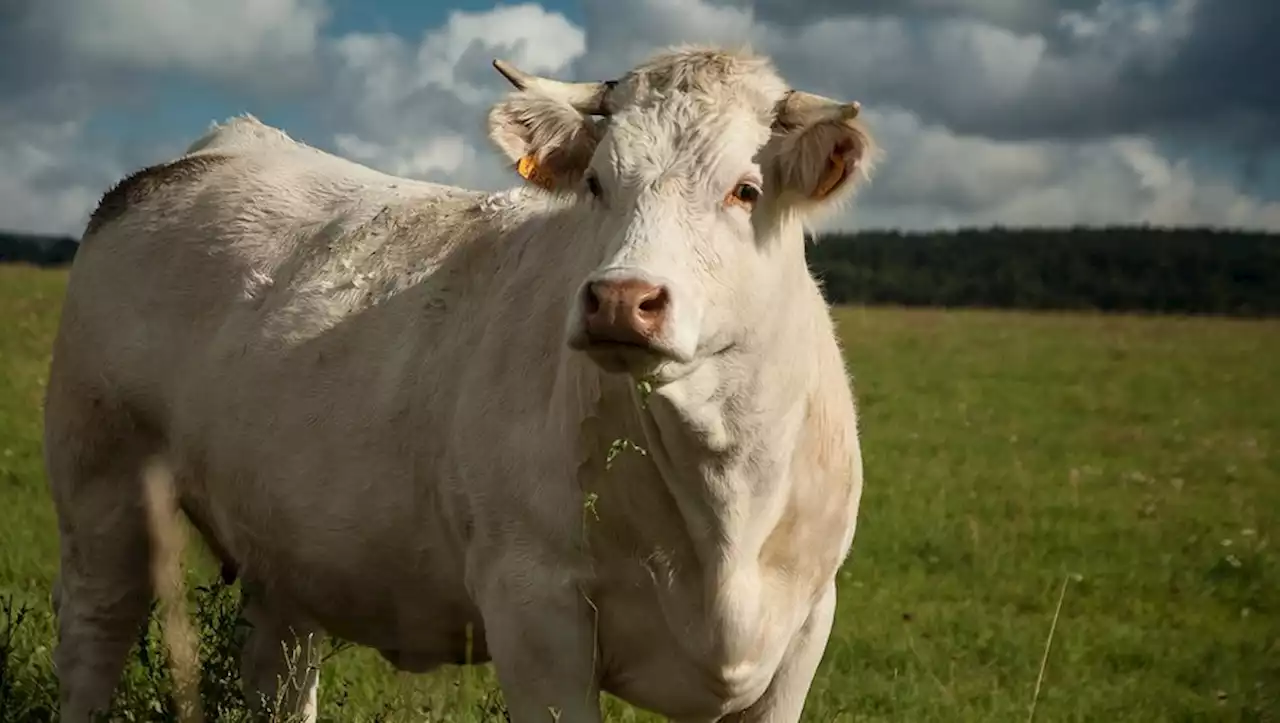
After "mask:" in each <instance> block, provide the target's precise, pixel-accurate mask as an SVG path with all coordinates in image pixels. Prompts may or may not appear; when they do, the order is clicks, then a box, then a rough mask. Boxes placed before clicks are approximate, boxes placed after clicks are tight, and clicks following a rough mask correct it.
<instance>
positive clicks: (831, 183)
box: [813, 151, 846, 200]
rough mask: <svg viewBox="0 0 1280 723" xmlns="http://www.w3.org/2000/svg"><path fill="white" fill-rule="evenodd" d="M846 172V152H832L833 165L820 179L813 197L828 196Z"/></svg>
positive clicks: (821, 197)
mask: <svg viewBox="0 0 1280 723" xmlns="http://www.w3.org/2000/svg"><path fill="white" fill-rule="evenodd" d="M845 174H846V164H845V160H844V154H843V153H841V152H840V151H836V152H834V153H832V154H831V165H830V167H828V168H827V172H826V173H825V174H823V176H822V178H821V179H819V180H818V187H817V188H816V189H814V192H813V197H814V198H815V199H818V200H821V199H823V198H826V197H827V195H828V194H829V193H831V191H832V190H834V189H835V187H836V186H838V185H840V182H841V181H843V180H844V177H845Z"/></svg>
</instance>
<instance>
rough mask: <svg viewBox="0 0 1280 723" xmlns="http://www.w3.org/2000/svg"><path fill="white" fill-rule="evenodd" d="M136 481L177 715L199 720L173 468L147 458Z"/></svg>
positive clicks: (193, 722) (195, 653)
mask: <svg viewBox="0 0 1280 723" xmlns="http://www.w3.org/2000/svg"><path fill="white" fill-rule="evenodd" d="M142 481H143V493H144V494H143V496H144V498H145V500H146V505H147V527H148V531H149V533H150V536H151V583H152V586H153V587H154V589H155V591H156V595H157V597H159V599H160V612H161V618H160V625H161V630H162V631H163V633H162V634H163V639H164V642H165V646H166V647H167V648H168V650H169V661H170V665H171V666H172V671H171V672H172V674H173V680H174V683H175V685H174V689H175V692H176V693H177V696H178V700H177V703H178V711H179V712H178V720H179V721H182V722H183V723H203V721H204V711H203V709H202V706H201V703H200V659H199V645H198V642H197V638H196V634H195V629H194V627H193V626H192V624H191V618H190V616H188V615H187V609H186V599H187V598H186V594H185V592H186V587H185V586H184V585H183V575H182V553H183V549H184V548H185V547H186V535H185V534H184V530H183V528H182V524H181V523H180V522H179V520H178V514H179V510H178V504H177V493H176V490H175V489H174V483H173V472H172V470H171V469H170V467H169V465H168V464H167V463H166V462H165V461H164V460H163V459H160V458H154V459H152V460H150V461H149V462H148V463H147V466H146V468H145V469H144V471H143V480H142Z"/></svg>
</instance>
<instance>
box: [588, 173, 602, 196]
mask: <svg viewBox="0 0 1280 723" xmlns="http://www.w3.org/2000/svg"><path fill="white" fill-rule="evenodd" d="M587 190H588V191H590V192H591V195H592V196H595V197H596V198H600V194H602V193H604V189H602V188H600V179H599V178H596V177H595V174H591V175H589V176H587Z"/></svg>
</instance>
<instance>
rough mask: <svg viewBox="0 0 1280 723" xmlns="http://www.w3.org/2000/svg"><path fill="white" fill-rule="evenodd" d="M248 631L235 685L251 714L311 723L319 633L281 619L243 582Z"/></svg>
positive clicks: (255, 589) (285, 617)
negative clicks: (239, 682) (264, 714)
mask: <svg viewBox="0 0 1280 723" xmlns="http://www.w3.org/2000/svg"><path fill="white" fill-rule="evenodd" d="M242 585H243V590H244V596H245V607H244V619H245V622H246V623H248V625H249V631H248V636H247V637H246V638H245V643H244V650H243V651H242V652H241V658H240V680H241V684H242V687H243V689H244V695H245V700H246V702H248V704H249V707H250V709H251V710H254V711H257V712H260V713H262V712H270V711H274V712H276V713H282V714H283V715H284V718H285V719H287V720H290V721H294V720H300V721H303V723H314V721H315V720H316V713H317V701H316V693H317V688H318V687H319V682H320V661H319V659H318V657H317V656H318V655H319V651H320V635H319V631H318V630H317V629H316V628H315V627H314V626H312V625H310V624H308V623H306V622H304V621H302V620H301V619H300V618H294V617H292V616H288V615H285V614H283V613H282V612H281V611H280V610H279V609H278V608H276V607H273V606H272V605H271V604H270V600H269V599H268V598H267V597H265V596H264V595H263V594H262V591H261V589H260V588H259V587H257V586H256V585H254V584H252V583H250V582H248V581H242Z"/></svg>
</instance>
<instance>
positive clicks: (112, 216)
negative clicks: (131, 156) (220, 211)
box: [85, 153, 231, 236]
mask: <svg viewBox="0 0 1280 723" xmlns="http://www.w3.org/2000/svg"><path fill="white" fill-rule="evenodd" d="M230 160H231V158H230V156H228V155H226V154H222V153H197V154H193V155H189V156H182V157H181V158H178V159H176V160H172V161H167V162H164V163H157V164H155V165H151V166H147V167H145V168H142V169H139V170H137V171H134V172H133V173H131V174H129V175H128V176H126V177H125V178H124V179H122V180H121V181H119V182H118V183H116V184H115V185H114V186H112V187H111V188H110V189H109V190H108V191H107V192H106V193H104V194H103V195H102V199H101V200H99V201H98V206H97V208H95V209H94V211H93V213H92V214H91V215H90V216H89V223H88V225H87V226H86V227H85V236H89V235H91V234H93V233H95V232H96V231H98V230H99V229H101V228H102V227H103V226H105V225H107V224H109V223H111V222H112V221H114V220H116V219H118V218H120V217H121V216H122V215H124V214H125V212H127V211H128V210H129V209H131V208H133V207H135V206H137V205H138V204H140V203H142V202H143V201H144V200H146V199H147V198H149V197H150V196H152V195H154V194H156V193H158V192H160V191H162V190H164V189H166V188H173V187H176V186H180V185H182V184H188V183H191V182H193V181H197V180H200V179H201V178H203V177H205V176H206V175H208V174H209V173H210V172H212V171H213V170H215V169H217V168H219V167H221V166H223V165H225V164H226V163H227V162H228V161H230Z"/></svg>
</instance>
